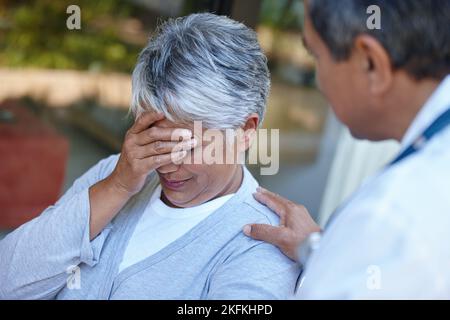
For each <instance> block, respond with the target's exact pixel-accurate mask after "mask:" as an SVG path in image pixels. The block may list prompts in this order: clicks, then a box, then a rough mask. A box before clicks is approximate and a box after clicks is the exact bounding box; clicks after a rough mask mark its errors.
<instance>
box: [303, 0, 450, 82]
mask: <svg viewBox="0 0 450 320" xmlns="http://www.w3.org/2000/svg"><path fill="white" fill-rule="evenodd" d="M371 5H377V6H378V7H379V8H380V13H381V15H380V17H381V19H380V21H381V28H380V29H373V30H371V29H369V28H368V27H367V19H368V18H369V17H370V15H371V14H368V13H367V8H368V7H369V6H371ZM309 16H310V17H311V21H312V24H313V26H314V28H315V30H316V32H317V33H318V34H319V35H320V37H321V38H322V40H323V41H324V43H325V44H326V46H327V47H328V49H329V50H330V51H331V54H332V56H333V58H334V59H335V60H336V61H343V60H346V59H347V58H349V56H350V54H351V50H352V48H353V43H354V40H355V38H356V36H358V35H360V34H369V35H371V36H372V37H374V38H375V39H377V40H378V41H379V42H380V43H381V44H382V45H383V47H384V48H385V49H386V51H387V52H388V54H389V56H390V59H391V63H392V66H393V68H394V69H403V70H405V71H407V72H408V73H409V74H410V75H412V76H413V77H415V78H416V79H423V78H435V79H443V78H444V77H445V76H446V75H447V74H449V73H450V28H449V26H450V0H339V1H336V0H309Z"/></svg>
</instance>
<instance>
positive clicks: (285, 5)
mask: <svg viewBox="0 0 450 320" xmlns="http://www.w3.org/2000/svg"><path fill="white" fill-rule="evenodd" d="M303 16H304V9H303V0H262V4H261V16H260V19H261V23H262V24H264V25H266V26H270V27H272V28H275V29H296V30H301V29H302V25H303Z"/></svg>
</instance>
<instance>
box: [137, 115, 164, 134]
mask: <svg viewBox="0 0 450 320" xmlns="http://www.w3.org/2000/svg"><path fill="white" fill-rule="evenodd" d="M162 119H164V114H162V113H156V112H145V113H143V114H142V115H140V116H139V117H138V118H137V119H136V121H135V122H134V124H133V125H132V126H131V128H130V130H129V132H130V133H133V134H137V133H139V132H141V131H143V130H145V129H147V128H149V127H150V126H151V125H153V124H154V123H155V122H157V121H160V120H162Z"/></svg>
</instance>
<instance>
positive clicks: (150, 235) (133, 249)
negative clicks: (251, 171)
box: [119, 185, 234, 272]
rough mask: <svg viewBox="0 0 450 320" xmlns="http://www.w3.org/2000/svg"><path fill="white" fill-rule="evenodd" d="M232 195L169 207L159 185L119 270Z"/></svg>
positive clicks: (170, 239) (181, 232)
mask: <svg viewBox="0 0 450 320" xmlns="http://www.w3.org/2000/svg"><path fill="white" fill-rule="evenodd" d="M233 195H234V194H228V195H226V196H223V197H220V198H217V199H214V200H211V201H208V202H205V203H203V204H201V205H199V206H196V207H192V208H171V207H169V206H167V205H166V204H164V202H162V201H161V186H160V185H159V186H158V187H157V188H156V189H155V191H154V192H153V195H152V197H151V199H150V202H149V204H148V206H147V208H146V209H145V211H144V213H143V214H142V217H141V218H140V220H139V222H138V224H137V225H136V228H135V230H134V232H133V235H132V236H131V238H130V241H129V242H128V245H127V248H126V250H125V253H124V255H123V258H122V262H121V263H120V266H119V272H121V271H122V270H124V269H125V268H127V267H129V266H131V265H133V264H135V263H138V262H139V261H141V260H144V259H145V258H147V257H150V256H151V255H153V254H155V253H156V252H158V251H160V250H161V249H163V248H164V247H166V246H167V245H168V244H170V243H172V242H173V241H175V240H176V239H178V238H180V237H181V236H183V235H184V234H186V233H187V232H188V231H189V230H191V229H192V228H193V227H195V226H196V225H197V224H198V223H199V222H200V221H202V220H203V219H205V218H206V217H208V216H209V215H210V214H211V213H213V212H214V211H216V210H217V209H218V208H220V207H221V206H222V205H223V204H224V203H225V202H226V201H228V200H229V199H230V198H231V197H232V196H233Z"/></svg>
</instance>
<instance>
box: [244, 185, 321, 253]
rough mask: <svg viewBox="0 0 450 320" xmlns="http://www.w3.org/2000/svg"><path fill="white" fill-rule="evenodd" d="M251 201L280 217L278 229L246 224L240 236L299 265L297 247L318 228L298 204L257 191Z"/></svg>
mask: <svg viewBox="0 0 450 320" xmlns="http://www.w3.org/2000/svg"><path fill="white" fill-rule="evenodd" d="M254 197H255V199H256V200H257V201H259V202H260V203H262V204H264V205H265V206H267V207H268V208H270V209H271V210H272V211H273V212H275V213H276V214H277V215H278V216H279V217H280V225H279V226H277V227H276V226H272V225H267V224H249V225H246V226H244V228H243V232H244V233H245V234H246V235H247V236H249V237H251V238H253V239H256V240H262V241H265V242H268V243H271V244H273V245H275V246H277V247H278V248H279V249H280V250H281V251H282V252H283V253H284V254H285V255H286V256H288V257H289V258H290V259H292V260H294V261H299V257H298V254H297V252H298V247H299V246H300V244H301V243H302V242H303V241H304V240H305V239H306V238H307V237H308V236H309V235H310V234H312V233H315V232H319V231H320V227H319V226H318V225H317V224H316V223H315V222H314V220H313V219H312V217H311V215H310V214H309V212H308V210H307V209H306V208H305V207H304V206H302V205H300V204H296V203H294V202H292V201H290V200H288V199H286V198H283V197H281V196H279V195H277V194H275V193H273V192H270V191H268V190H266V189H264V188H261V187H260V188H258V189H257V192H256V193H255V194H254Z"/></svg>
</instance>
